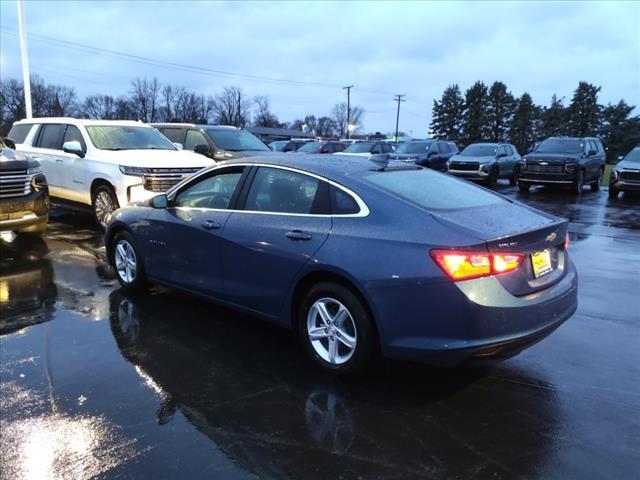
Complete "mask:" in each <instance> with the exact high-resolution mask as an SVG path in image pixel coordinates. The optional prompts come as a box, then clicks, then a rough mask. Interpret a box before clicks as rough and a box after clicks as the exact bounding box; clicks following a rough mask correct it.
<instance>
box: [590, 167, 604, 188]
mask: <svg viewBox="0 0 640 480" xmlns="http://www.w3.org/2000/svg"><path fill="white" fill-rule="evenodd" d="M600 183H602V170H600V171H598V176H597V177H596V181H595V182H593V183H592V184H591V191H592V192H597V191H598V190H600Z"/></svg>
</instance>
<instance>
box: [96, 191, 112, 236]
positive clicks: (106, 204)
mask: <svg viewBox="0 0 640 480" xmlns="http://www.w3.org/2000/svg"><path fill="white" fill-rule="evenodd" d="M117 208H118V207H117V206H116V204H115V202H114V200H113V197H112V196H111V195H109V192H107V191H106V190H101V191H99V192H98V193H97V194H96V198H95V201H94V210H95V214H96V219H97V220H98V223H100V225H101V226H102V227H103V228H104V227H106V226H107V225H109V221H110V220H111V216H112V215H113V212H114V211H115V210H116V209H117Z"/></svg>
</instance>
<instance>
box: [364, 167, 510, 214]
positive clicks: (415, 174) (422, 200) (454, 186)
mask: <svg viewBox="0 0 640 480" xmlns="http://www.w3.org/2000/svg"><path fill="white" fill-rule="evenodd" d="M364 179H365V180H366V181H368V182H370V183H372V184H374V185H376V186H378V187H380V188H383V189H384V190H387V191H389V192H391V193H393V194H395V195H397V196H398V197H401V198H403V199H405V200H408V201H410V202H412V203H415V204H417V205H419V206H421V207H425V208H427V209H430V210H442V209H459V208H474V207H486V206H489V205H496V204H499V203H502V202H506V200H504V199H503V198H501V197H499V196H498V195H496V194H494V193H491V192H489V191H487V190H484V189H482V188H480V187H477V186H475V185H473V184H471V183H469V182H467V181H465V180H459V179H456V178H453V177H450V176H448V175H444V174H442V173H438V172H434V171H431V170H427V169H420V170H397V171H386V172H367V173H366V174H365V175H364Z"/></svg>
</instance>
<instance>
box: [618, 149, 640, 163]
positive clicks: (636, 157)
mask: <svg viewBox="0 0 640 480" xmlns="http://www.w3.org/2000/svg"><path fill="white" fill-rule="evenodd" d="M622 160H623V161H625V162H633V163H640V147H636V148H634V149H633V150H631V151H630V152H629V153H627V154H626V155H625V157H624V158H623V159H622Z"/></svg>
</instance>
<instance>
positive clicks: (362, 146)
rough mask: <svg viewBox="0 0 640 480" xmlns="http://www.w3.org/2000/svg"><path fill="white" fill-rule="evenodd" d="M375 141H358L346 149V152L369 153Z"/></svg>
mask: <svg viewBox="0 0 640 480" xmlns="http://www.w3.org/2000/svg"><path fill="white" fill-rule="evenodd" d="M372 147H373V143H369V142H357V143H354V144H353V145H351V146H350V147H349V148H346V149H345V150H344V153H369V152H370V151H371V148H372Z"/></svg>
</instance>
